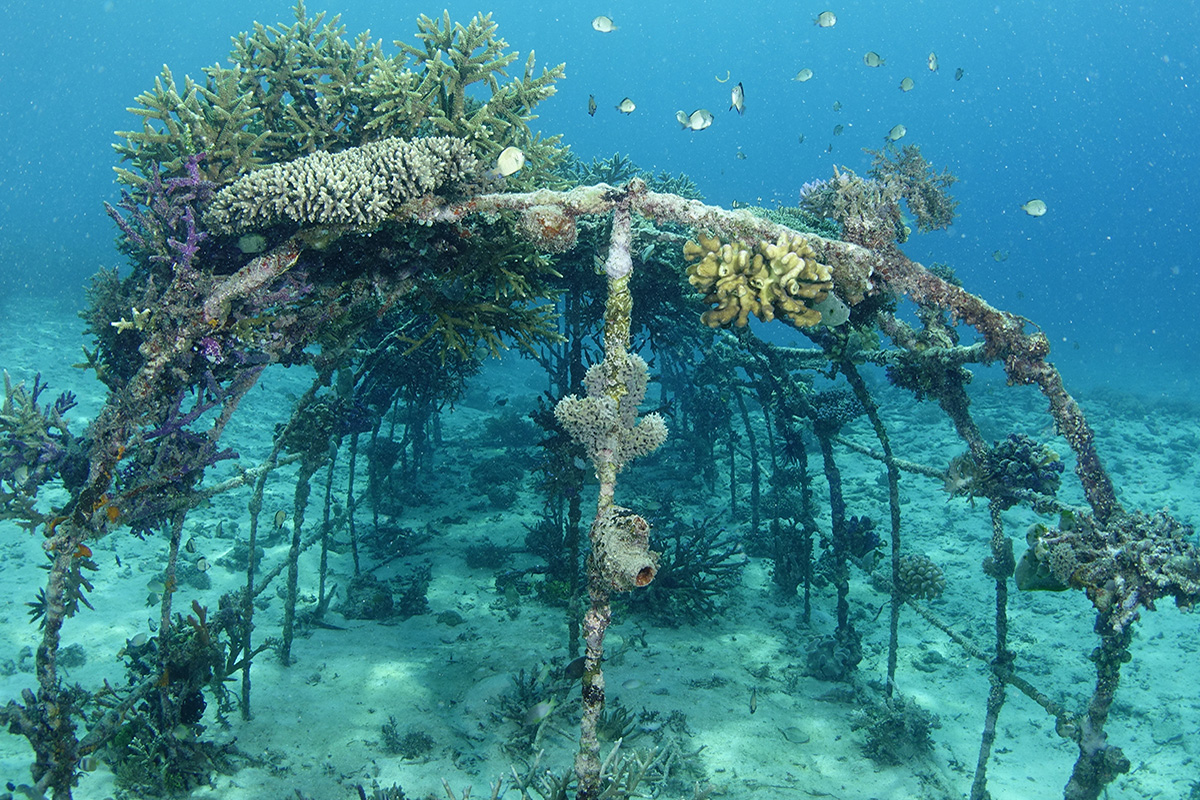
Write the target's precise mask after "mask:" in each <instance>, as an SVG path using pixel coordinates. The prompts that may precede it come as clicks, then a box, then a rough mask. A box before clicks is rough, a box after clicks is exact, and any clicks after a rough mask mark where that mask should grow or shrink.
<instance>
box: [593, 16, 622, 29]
mask: <svg viewBox="0 0 1200 800" xmlns="http://www.w3.org/2000/svg"><path fill="white" fill-rule="evenodd" d="M592 30H596V31H600V32H601V33H612V32H613V31H615V30H617V26H616V25H614V24H613V21H612V18H611V17H606V16H604V15H603V14H601V15H600V16H598V17H596V18H595V19H594V20H592Z"/></svg>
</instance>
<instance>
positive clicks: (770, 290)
mask: <svg viewBox="0 0 1200 800" xmlns="http://www.w3.org/2000/svg"><path fill="white" fill-rule="evenodd" d="M699 239H700V242H699V244H697V243H696V242H687V243H686V244H685V245H684V246H683V256H684V258H685V259H687V260H688V261H689V262H691V261H696V262H698V263H695V264H693V265H692V266H690V267H688V281H690V282H691V284H692V285H693V286H695V287H696V288H698V289H699V290H700V291H702V292H704V293H705V295H706V296H705V298H704V299H705V302H708V303H712V304H715V306H716V307H715V308H712V309H710V310H708V311H706V312H704V314H703V315H702V316H701V320H702V321H703V322H704V324H705V325H708V326H709V327H711V328H718V327H721V326H723V325H729V324H730V323H732V324H734V325H737V326H738V327H744V326H745V325H746V324H747V323H748V322H749V320H750V315H751V314H753V315H755V316H756V317H758V318H759V319H761V320H762V321H763V322H770V321H771V320H773V319H775V316H776V313H778V314H779V315H781V316H783V317H785V318H787V319H788V320H790V321H791V322H792V324H794V325H796V326H798V327H806V326H809V325H816V324H817V323H818V322H820V321H821V312H820V311H817V310H816V309H815V308H812V305H811V304H814V303H818V302H820V301H822V300H824V299H825V297H826V296H827V295H828V293H829V291H830V290H831V289H832V288H833V280H832V273H831V271H830V269H829V267H827V266H825V265H824V264H821V263H818V261H817V257H816V254H815V253H813V251H812V248H811V247H809V245H808V240H806V239H805V238H804V237H802V236H794V237H792V238H790V239H789V238H788V237H787V236H786V235H783V234H781V235H780V236H779V238H778V239H777V240H776V241H775V243H774V244H771V243H768V242H760V243H759V244H758V245H756V246H754V247H751V246H750V245H747V244H746V243H744V242H741V241H734V242H732V243H725V244H722V243H721V240H720V239H718V238H716V237H711V238H710V237H707V236H704V235H700V236H699ZM806 303H808V305H806Z"/></svg>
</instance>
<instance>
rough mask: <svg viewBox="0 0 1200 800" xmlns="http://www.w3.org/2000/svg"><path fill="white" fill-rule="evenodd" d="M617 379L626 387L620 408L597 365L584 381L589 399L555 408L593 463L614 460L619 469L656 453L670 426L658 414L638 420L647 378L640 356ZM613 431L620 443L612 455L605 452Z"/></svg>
mask: <svg viewBox="0 0 1200 800" xmlns="http://www.w3.org/2000/svg"><path fill="white" fill-rule="evenodd" d="M616 377H617V380H618V381H619V382H620V383H621V384H622V385H623V386H624V396H623V397H622V398H621V401H620V404H619V407H618V402H617V401H616V400H614V399H613V398H612V397H611V396H610V394H608V393H607V391H606V387H607V383H606V381H607V378H606V376H605V375H604V364H596V365H594V366H593V367H592V368H591V369H589V370H588V372H587V376H586V377H585V378H584V380H583V385H584V388H585V389H586V390H587V396H586V397H564V398H563V399H562V400H560V401H559V402H558V405H557V406H555V408H554V415H555V416H556V417H558V421H559V422H561V423H562V426H563V427H564V428H566V430H567V433H569V434H571V437H572V438H574V439H576V440H577V441H579V442H580V443H582V444H583V447H584V449H585V450H586V451H587V454H588V456H589V457H590V458H591V459H592V461H593V462H594V463H596V464H597V465H599V463H600V461H601V459H603V458H605V457H607V458H611V459H612V460H613V461H614V462H615V463H616V465H617V469H618V470H620V469H621V468H622V467H624V466H625V465H626V464H628V463H629V462H630V461H632V460H633V459H635V458H638V457H640V456H644V455H647V454H649V453H653V452H654V451H655V450H657V449H658V447H659V445H661V444H662V443H663V442H664V441H666V439H667V424H666V422H665V421H664V420H663V418H662V417H661V416H659V415H658V414H647V415H646V416H644V417H643V418H642V420H641V421H640V422H639V421H638V419H637V409H638V406H639V405H640V404H641V402H642V398H644V397H645V396H646V381H647V377H648V371H647V368H646V362H645V361H644V360H643V359H642V357H641V356H639V355H636V354H629V355H628V356H627V358H626V360H625V362H624V364H623V365H622V366H621V368H620V369H619V374H618V375H617V376H616ZM614 431H615V433H616V437H617V444H616V448H615V450H614V451H613V452H612V453H611V454H609V453H606V452H604V451H605V450H606V449H607V447H608V444H607V442H608V438H609V436H610V435H611V434H612V433H613V432H614Z"/></svg>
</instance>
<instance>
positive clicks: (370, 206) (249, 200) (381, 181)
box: [204, 136, 478, 233]
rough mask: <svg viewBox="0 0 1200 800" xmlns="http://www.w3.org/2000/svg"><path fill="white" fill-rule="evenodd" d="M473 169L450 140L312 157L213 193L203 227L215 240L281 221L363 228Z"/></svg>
mask: <svg viewBox="0 0 1200 800" xmlns="http://www.w3.org/2000/svg"><path fill="white" fill-rule="evenodd" d="M477 169H478V161H477V160H476V158H475V155H474V154H473V153H472V152H471V149H470V147H469V146H468V145H467V143H466V142H465V141H464V140H462V139H456V138H454V137H452V136H435V137H429V138H427V139H414V140H411V141H408V140H405V139H399V138H390V139H382V140H380V141H378V142H370V143H368V144H365V145H363V146H361V147H351V148H349V149H347V150H342V151H340V152H337V153H329V152H326V151H324V150H319V151H317V152H315V153H313V154H312V155H309V156H305V157H304V158H298V159H296V160H295V161H287V162H283V163H280V164H273V165H271V166H270V167H266V168H264V169H260V170H258V171H256V172H252V173H250V174H249V175H245V176H243V177H241V178H239V179H238V180H237V181H235V182H234V183H233V184H231V185H229V186H227V187H225V188H224V189H222V190H221V191H220V192H218V193H217V196H216V197H215V198H213V201H212V205H210V206H209V208H208V211H207V213H206V214H205V218H204V219H205V222H206V223H207V224H208V225H209V226H210V227H211V228H213V229H214V230H217V231H220V232H222V233H234V232H238V231H243V230H253V229H256V228H266V227H269V226H270V225H274V224H276V223H279V222H284V221H291V222H294V223H298V224H300V225H351V226H354V227H359V228H369V227H373V226H376V225H379V224H380V223H382V222H383V221H384V220H385V219H387V218H388V217H389V216H391V215H392V214H394V213H395V212H396V210H397V208H398V207H399V206H401V205H403V204H404V203H405V202H406V201H408V200H410V199H413V198H416V197H420V196H423V195H426V194H430V193H433V192H435V191H439V190H445V189H446V188H447V187H449V186H454V185H456V184H458V185H461V184H463V183H465V182H466V181H468V180H469V179H471V178H472V177H473V176H474V175H475V173H476V171H477Z"/></svg>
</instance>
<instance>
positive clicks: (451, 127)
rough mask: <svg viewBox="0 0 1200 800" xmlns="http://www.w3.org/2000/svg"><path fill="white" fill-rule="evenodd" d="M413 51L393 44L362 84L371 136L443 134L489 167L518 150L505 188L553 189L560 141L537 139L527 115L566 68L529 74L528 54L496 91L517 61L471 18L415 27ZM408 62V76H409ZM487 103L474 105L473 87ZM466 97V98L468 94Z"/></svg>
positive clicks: (486, 22) (486, 20) (491, 29)
mask: <svg viewBox="0 0 1200 800" xmlns="http://www.w3.org/2000/svg"><path fill="white" fill-rule="evenodd" d="M417 29H418V33H417V39H419V40H420V45H419V46H413V45H409V44H405V43H404V42H399V41H398V42H396V43H395V44H396V46H397V47H399V48H400V49H401V51H402V52H401V54H400V55H399V56H397V57H396V58H394V59H388V60H383V59H380V60H378V61H377V62H376V63H375V64H374V71H373V72H372V74H371V79H370V80H369V82H368V83H367V86H366V91H367V94H368V95H369V97H370V99H371V101H372V104H373V109H372V119H371V120H370V122H368V123H367V127H368V129H370V130H371V131H372V132H373V133H375V134H376V135H396V134H400V135H404V136H411V135H415V134H417V133H431V132H437V133H443V134H448V135H451V136H457V137H461V138H463V139H466V140H467V141H469V142H470V143H471V145H472V147H473V148H475V149H476V152H477V154H478V155H479V157H480V158H481V159H483V160H484V161H488V162H491V161H492V160H494V159H495V158H496V157H497V156H498V155H499V154H500V152H501V151H502V150H503V149H504V148H505V147H508V146H510V145H514V146H517V147H520V148H521V149H522V150H523V151H524V152H525V155H526V157H527V159H528V162H527V163H528V166H527V168H526V169H523V170H522V171H521V172H520V173H519V174H518V175H515V176H511V177H510V179H509V181H508V182H509V183H510V184H513V185H515V186H518V187H521V188H527V187H529V186H534V185H544V184H547V183H555V181H553V180H552V179H551V172H550V171H551V170H552V169H553V167H554V166H555V165H556V164H557V163H558V162H559V161H560V160H561V159H562V158H563V156H564V154H565V152H566V151H565V148H561V147H559V145H558V142H559V139H560V138H561V137H559V136H552V137H550V138H548V139H542V138H541V137H540V136H539V135H536V134H534V133H533V132H531V131H530V129H529V122H530V121H532V120H533V119H535V118H536V115H535V114H534V113H533V108H534V106H536V105H537V104H538V103H540V102H542V101H543V100H545V99H547V98H548V97H550V96H551V95H553V94H554V93H555V92H556V91H557V89H556V88H555V86H554V84H555V82H556V81H558V80H559V79H560V78H562V77H563V76H564V75H565V65H564V64H559V65H558V66H556V67H552V68H545V67H544V68H543V69H542V72H541V74H540V75H535V74H534V54H533V52H532V51H531V52H530V53H529V57H528V58H527V59H526V62H525V69H524V73H523V75H522V77H521V78H519V79H516V80H509V81H507V82H504V83H502V82H501V80H500V78H507V77H508V73H507V72H506V71H505V70H506V68H507V67H509V66H510V65H511V64H513V63H515V62H516V61H517V58H518V54H517V53H509V52H506V50H507V48H508V42H506V41H505V40H504V39H500V38H497V36H496V29H497V25H496V23H494V22H492V15H491V14H490V13H488V14H476V15H475V17H474V18H472V19H471V21H470V22H469V23H468V24H466V25H462V24H459V23H451V21H450V12H448V11H445V12H443V14H442V18H441V19H440V20H438V19H431V18H430V17H427V16H425V15H424V14H422V15H421V16H420V17H419V18H418V19H417ZM410 57H411V58H412V60H413V62H414V65H415V70H414V69H411V68H409V66H408V59H409V58H410ZM479 85H482V86H483V87H486V89H487V91H488V92H490V94H489V95H485V97H484V99H482V100H480V99H476V98H477V97H478V95H479V92H478V86H479ZM468 90H470V92H469V91H468Z"/></svg>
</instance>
